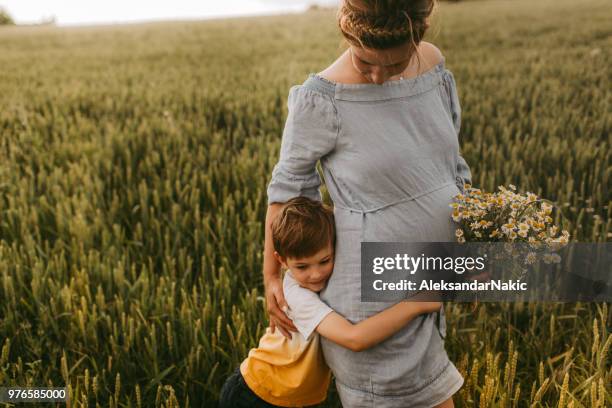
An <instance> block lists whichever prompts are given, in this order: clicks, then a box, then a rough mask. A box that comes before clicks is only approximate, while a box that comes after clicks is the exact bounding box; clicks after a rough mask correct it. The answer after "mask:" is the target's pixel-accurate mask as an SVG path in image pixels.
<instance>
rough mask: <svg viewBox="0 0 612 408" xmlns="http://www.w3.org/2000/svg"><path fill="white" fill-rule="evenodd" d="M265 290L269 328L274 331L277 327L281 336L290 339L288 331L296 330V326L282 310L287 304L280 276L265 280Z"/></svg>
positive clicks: (286, 307) (285, 308)
mask: <svg viewBox="0 0 612 408" xmlns="http://www.w3.org/2000/svg"><path fill="white" fill-rule="evenodd" d="M264 286H265V290H266V307H267V310H268V316H269V318H270V329H271V330H272V333H274V329H275V328H276V327H278V330H280V331H281V333H282V334H283V336H285V337H287V338H288V339H291V332H290V331H297V328H296V327H295V325H294V324H293V322H292V321H291V319H289V317H288V316H287V315H286V314H285V312H284V311H283V310H287V309H288V308H289V306H288V305H287V301H286V300H285V294H284V293H283V285H282V282H281V279H280V278H270V279H269V280H268V281H267V282H265V285H264Z"/></svg>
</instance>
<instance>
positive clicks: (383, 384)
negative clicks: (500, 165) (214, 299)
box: [263, 0, 471, 408]
mask: <svg viewBox="0 0 612 408" xmlns="http://www.w3.org/2000/svg"><path fill="white" fill-rule="evenodd" d="M435 5H436V4H435V0H343V1H342V2H341V3H340V5H339V9H338V13H337V17H338V26H339V28H340V31H341V33H342V35H343V36H344V39H345V40H346V42H347V48H346V50H345V51H344V52H343V53H342V54H341V55H340V56H339V57H338V58H337V59H336V60H335V61H334V62H333V63H332V64H331V65H329V66H328V67H327V68H325V69H324V70H322V71H321V72H319V73H311V74H310V75H309V76H308V78H307V79H306V80H305V81H304V82H303V83H302V84H301V85H295V86H293V87H291V89H290V90H289V97H288V116H287V120H286V123H285V128H284V131H283V136H282V142H281V149H280V157H279V160H278V163H277V164H276V166H275V167H274V169H273V171H272V177H271V181H270V183H269V185H268V189H267V194H268V212H267V215H266V233H265V244H264V245H265V246H264V270H263V274H264V284H265V293H266V302H267V307H268V313H269V315H270V326H271V330H272V331H274V329H279V330H280V331H281V333H282V334H284V335H285V336H287V337H288V338H289V337H291V331H295V330H296V327H295V326H294V325H293V323H292V321H291V319H289V318H288V316H287V315H286V314H285V313H284V312H283V310H282V309H283V308H285V307H286V306H287V302H286V301H285V297H284V293H283V285H282V281H281V278H280V274H279V271H280V266H281V265H280V263H279V261H278V260H277V259H276V258H275V257H274V248H273V244H272V241H271V232H270V226H271V223H272V221H273V220H274V218H275V217H276V215H277V214H278V213H279V211H280V210H281V209H282V207H283V204H284V203H286V202H287V201H288V200H290V199H291V198H293V197H298V196H305V197H308V198H311V199H314V200H321V194H320V192H319V186H320V184H321V179H320V177H319V175H318V173H317V171H316V164H317V162H318V161H320V162H321V167H322V170H323V176H324V179H325V184H326V186H327V189H328V191H329V195H330V198H331V200H332V202H333V205H334V210H333V211H334V220H335V221H334V222H335V228H336V236H337V244H336V248H335V262H334V267H333V273H332V274H331V276H330V278H329V281H328V283H327V285H326V287H325V288H324V289H323V290H321V292H320V298H321V300H322V301H323V302H325V303H326V304H327V305H329V307H330V308H332V309H333V310H335V311H336V312H337V313H339V314H340V315H342V316H344V317H345V318H346V319H348V320H349V321H350V322H353V323H356V322H359V321H362V320H364V319H367V318H369V317H371V316H373V315H376V314H377V313H379V312H381V311H382V310H384V309H386V308H388V307H389V306H390V304H388V303H384V302H373V303H372V302H361V299H360V296H361V265H360V254H361V252H360V243H361V242H362V241H378V242H452V241H454V230H455V228H456V224H455V223H454V222H453V221H452V219H451V217H450V207H449V204H450V203H451V202H452V199H453V196H455V195H456V194H458V193H459V192H460V191H462V189H463V184H464V183H471V173H470V169H469V167H468V165H467V163H466V162H465V160H464V159H463V157H462V156H461V155H460V148H459V137H458V136H459V129H460V124H461V108H460V105H459V98H458V95H457V89H456V85H455V80H454V78H453V74H452V73H451V72H450V71H449V70H448V69H447V68H446V67H445V58H444V57H443V55H442V53H441V52H440V50H438V48H436V47H435V46H434V45H433V44H431V43H428V42H425V41H422V38H423V36H424V34H425V32H426V30H427V28H428V27H429V18H430V16H431V14H432V12H433V10H434V8H435ZM437 322H439V323H437ZM445 334H446V324H445V318H444V309H442V310H441V311H440V312H439V313H427V314H422V315H420V316H418V317H416V318H414V319H413V320H412V321H411V322H410V323H408V324H407V325H405V326H403V327H402V328H401V329H400V330H399V331H397V333H395V334H394V335H392V336H391V337H389V338H388V339H386V340H385V341H383V342H381V343H379V344H377V345H376V346H374V347H371V348H369V349H367V350H363V351H360V352H356V351H353V350H351V349H349V348H346V347H342V346H341V345H339V344H337V343H335V342H333V341H330V340H329V339H326V338H321V347H322V351H323V355H324V358H325V361H326V362H327V364H328V365H329V367H330V368H331V370H332V372H333V375H334V377H335V384H336V388H337V390H338V394H339V396H340V399H341V401H342V405H343V406H344V407H346V408H357V407H368V408H370V407H376V408H386V407H389V408H396V407H398V408H399V407H401V408H406V407H414V408H421V407H423V408H431V407H445V408H446V407H452V406H453V401H452V395H453V394H454V393H456V392H457V391H458V390H459V389H460V388H461V386H462V384H463V378H462V376H461V375H460V373H459V372H458V370H457V369H456V367H455V366H454V364H453V363H452V362H451V361H450V359H449V357H448V355H447V353H446V351H445V349H444V337H445Z"/></svg>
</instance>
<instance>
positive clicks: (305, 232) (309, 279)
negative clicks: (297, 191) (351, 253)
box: [220, 197, 442, 408]
mask: <svg viewBox="0 0 612 408" xmlns="http://www.w3.org/2000/svg"><path fill="white" fill-rule="evenodd" d="M272 240H273V243H274V249H275V252H274V256H275V257H276V259H277V260H278V261H279V262H280V263H281V265H282V266H283V267H284V268H286V269H287V271H286V272H285V275H284V277H283V291H284V294H285V299H286V300H287V303H288V304H289V310H287V311H286V313H287V315H288V316H289V317H290V318H291V319H292V321H293V323H294V325H295V326H296V327H297V329H298V333H295V334H294V335H293V336H292V338H291V339H290V340H289V339H287V338H286V337H285V336H283V335H282V334H281V333H280V330H276V331H275V333H271V331H270V328H269V327H268V328H267V329H266V333H265V334H264V335H263V336H262V338H261V339H260V341H259V347H257V348H253V349H251V350H250V351H249V355H248V357H247V358H246V359H245V360H244V361H243V362H242V364H240V366H239V367H238V368H237V369H236V370H235V371H234V373H233V374H232V376H230V377H229V379H228V380H227V381H226V382H225V384H224V385H223V389H222V390H221V397H220V407H221V408H230V407H231V408H240V407H301V406H308V405H315V404H319V403H321V402H323V401H324V400H325V399H326V397H327V389H328V387H329V384H330V380H331V371H330V369H329V367H328V366H327V364H326V363H325V360H324V359H323V354H322V351H321V349H320V345H319V335H321V336H324V337H326V338H328V339H329V340H331V341H333V342H335V343H338V344H340V345H341V346H344V347H347V348H349V349H351V350H353V351H356V352H357V351H361V350H365V349H367V348H369V347H372V346H374V345H376V344H378V343H380V342H382V341H383V340H385V339H387V338H388V337H390V336H392V335H393V334H394V333H396V332H397V331H398V330H400V329H401V328H402V327H403V326H405V325H406V324H408V323H409V322H410V321H411V320H412V319H413V318H414V317H416V316H418V315H419V314H423V313H433V312H437V311H438V310H440V308H441V306H442V304H441V303H440V302H407V301H406V302H399V303H397V304H395V305H393V306H391V307H389V308H388V309H385V310H383V311H382V312H380V313H378V314H376V315H374V316H372V317H370V318H368V319H365V320H362V321H360V322H359V323H356V324H353V323H351V322H350V321H348V320H346V319H345V318H344V317H342V316H341V315H339V314H338V313H336V312H334V311H333V310H332V309H331V308H330V307H329V306H328V305H327V304H326V303H324V302H323V301H322V300H321V299H320V298H319V295H318V292H320V291H321V290H322V289H323V288H324V287H325V285H326V283H327V280H328V279H329V276H330V275H331V273H332V270H333V267H334V263H333V259H334V247H335V241H336V235H335V228H334V215H333V210H332V209H331V208H329V207H328V206H326V205H324V204H322V203H321V202H318V201H313V200H311V199H308V198H306V197H297V198H293V199H291V200H289V201H288V202H287V203H286V205H285V206H284V207H283V210H282V211H281V213H280V214H279V215H278V217H277V218H276V219H275V220H274V222H273V224H272Z"/></svg>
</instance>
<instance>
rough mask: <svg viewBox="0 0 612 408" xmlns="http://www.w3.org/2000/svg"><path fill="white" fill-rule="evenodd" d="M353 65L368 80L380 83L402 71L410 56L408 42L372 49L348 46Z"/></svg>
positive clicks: (408, 62) (406, 65)
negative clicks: (391, 46)
mask: <svg viewBox="0 0 612 408" xmlns="http://www.w3.org/2000/svg"><path fill="white" fill-rule="evenodd" d="M349 52H350V55H351V60H352V61H351V62H352V64H353V67H354V68H355V69H356V70H357V71H358V72H359V73H361V75H363V76H364V77H365V78H366V79H367V80H368V81H370V82H373V83H375V84H379V85H380V84H382V83H383V82H386V81H388V80H389V79H391V78H392V77H395V76H397V75H399V74H401V73H403V72H404V71H405V70H406V68H407V67H408V65H409V64H410V59H411V57H412V53H411V48H410V43H406V44H405V45H400V46H397V47H394V48H389V49H387V50H372V49H365V48H362V47H356V46H354V45H351V46H350V49H349Z"/></svg>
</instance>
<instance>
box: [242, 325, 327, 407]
mask: <svg viewBox="0 0 612 408" xmlns="http://www.w3.org/2000/svg"><path fill="white" fill-rule="evenodd" d="M291 335H292V338H291V340H289V339H287V338H286V337H285V336H283V335H282V334H281V332H280V330H278V329H276V330H275V332H274V334H273V333H271V330H270V328H269V327H268V328H267V329H266V333H265V334H264V335H263V336H262V337H261V339H260V340H259V347H257V348H253V349H251V350H250V351H249V355H248V357H247V358H246V359H245V360H244V361H243V362H242V364H240V372H241V373H242V376H243V377H244V381H245V382H246V383H247V385H248V386H249V388H250V389H251V390H252V391H253V392H254V393H255V394H257V395H258V396H259V397H260V398H261V399H263V400H264V401H267V402H268V403H270V404H274V405H278V406H281V407H301V406H304V405H315V404H319V403H321V402H323V401H325V399H326V398H327V389H328V388H329V384H330V381H331V371H330V369H329V367H328V366H327V364H326V363H325V360H324V358H323V353H322V351H321V345H320V341H319V334H318V333H316V332H313V333H312V335H310V336H309V340H306V339H305V338H304V336H303V335H302V334H301V333H299V332H292V333H291Z"/></svg>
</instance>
